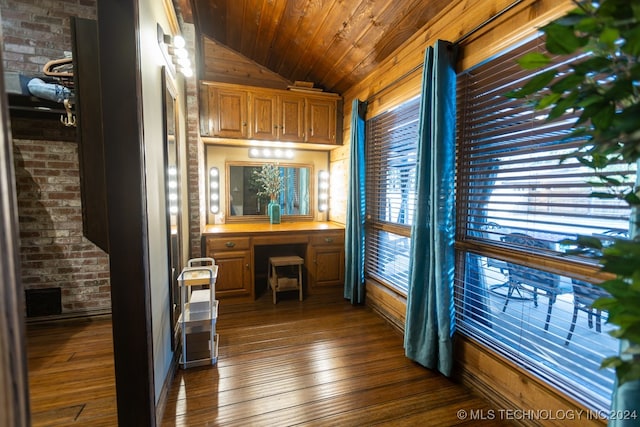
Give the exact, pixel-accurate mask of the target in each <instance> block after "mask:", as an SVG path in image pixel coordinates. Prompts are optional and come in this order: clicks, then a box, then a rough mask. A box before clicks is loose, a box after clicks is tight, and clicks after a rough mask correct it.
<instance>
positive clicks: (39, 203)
mask: <svg viewBox="0 0 640 427" xmlns="http://www.w3.org/2000/svg"><path fill="white" fill-rule="evenodd" d="M13 142H14V162H15V168H16V189H17V193H18V216H19V222H20V255H21V262H22V281H23V284H24V288H25V289H43V288H44V289H47V288H56V287H59V288H61V290H62V314H63V315H65V314H70V313H74V314H78V313H90V312H94V311H96V310H97V311H108V310H110V307H111V296H110V286H109V259H108V256H107V255H106V254H105V253H104V252H103V251H102V250H101V249H99V248H97V247H96V246H95V245H94V244H93V243H91V242H90V241H88V240H87V239H86V238H84V237H83V235H82V207H81V203H80V178H79V173H78V150H77V144H76V143H73V142H65V141H34V140H14V141H13Z"/></svg>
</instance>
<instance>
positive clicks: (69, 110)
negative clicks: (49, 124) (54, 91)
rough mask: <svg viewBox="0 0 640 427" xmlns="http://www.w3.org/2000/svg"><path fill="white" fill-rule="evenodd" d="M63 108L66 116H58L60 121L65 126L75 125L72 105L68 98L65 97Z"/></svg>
mask: <svg viewBox="0 0 640 427" xmlns="http://www.w3.org/2000/svg"><path fill="white" fill-rule="evenodd" d="M63 104H64V109H65V110H66V112H67V117H65V116H64V115H61V116H60V122H61V123H62V124H63V125H65V126H67V127H75V126H76V116H75V115H74V114H73V105H72V104H71V101H69V99H65V100H64V101H63Z"/></svg>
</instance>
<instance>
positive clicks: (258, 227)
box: [202, 221, 344, 236]
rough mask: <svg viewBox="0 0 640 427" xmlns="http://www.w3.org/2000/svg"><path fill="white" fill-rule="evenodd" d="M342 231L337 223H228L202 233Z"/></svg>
mask: <svg viewBox="0 0 640 427" xmlns="http://www.w3.org/2000/svg"><path fill="white" fill-rule="evenodd" d="M325 230H344V225H342V224H340V223H337V222H328V221H304V222H303V221H301V222H282V223H280V224H270V223H265V222H261V223H230V224H215V225H213V224H207V225H206V226H205V228H204V231H203V232H202V235H203V236H207V235H221V234H251V235H257V234H273V233H278V232H298V231H307V232H308V231H325Z"/></svg>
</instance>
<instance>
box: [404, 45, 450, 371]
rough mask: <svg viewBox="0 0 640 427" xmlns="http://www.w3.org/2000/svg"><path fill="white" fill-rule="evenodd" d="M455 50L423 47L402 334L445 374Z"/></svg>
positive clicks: (419, 356)
mask: <svg viewBox="0 0 640 427" xmlns="http://www.w3.org/2000/svg"><path fill="white" fill-rule="evenodd" d="M456 52H457V49H456V46H455V45H453V44H451V43H449V42H445V41H441V40H439V41H438V42H436V44H435V46H434V47H429V48H427V50H426V52H425V59H424V68H423V74H422V101H421V105H420V125H419V126H420V127H419V129H418V132H419V136H418V152H417V159H418V170H417V178H416V179H417V193H418V194H417V200H416V211H415V217H414V223H413V225H412V229H411V264H410V266H409V291H408V295H407V316H406V323H405V337H404V346H405V354H406V355H407V357H408V358H410V359H412V360H414V361H416V362H418V363H420V364H421V365H423V366H425V367H427V368H430V369H437V370H439V371H440V372H442V373H443V374H444V375H447V376H449V375H450V374H451V368H452V364H453V351H452V347H453V345H452V336H453V331H454V328H455V323H454V301H453V271H454V250H453V243H454V230H455V228H454V227H455V217H454V213H455V212H454V206H455V199H454V178H455V175H454V174H455V120H456V88H455V86H456V72H455V60H456Z"/></svg>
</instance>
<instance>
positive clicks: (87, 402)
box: [27, 316, 118, 427]
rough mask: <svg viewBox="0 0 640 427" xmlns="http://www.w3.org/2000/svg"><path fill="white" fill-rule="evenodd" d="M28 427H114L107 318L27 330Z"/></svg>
mask: <svg viewBox="0 0 640 427" xmlns="http://www.w3.org/2000/svg"><path fill="white" fill-rule="evenodd" d="M27 359H28V366H29V394H30V398H31V399H30V404H31V425H32V426H33V427H41V426H71V425H77V426H92V427H94V426H116V425H118V423H117V415H116V386H115V376H114V367H113V340H112V332H111V319H110V318H109V317H108V316H102V317H96V318H82V319H70V320H64V321H56V322H52V323H37V324H28V325H27Z"/></svg>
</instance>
